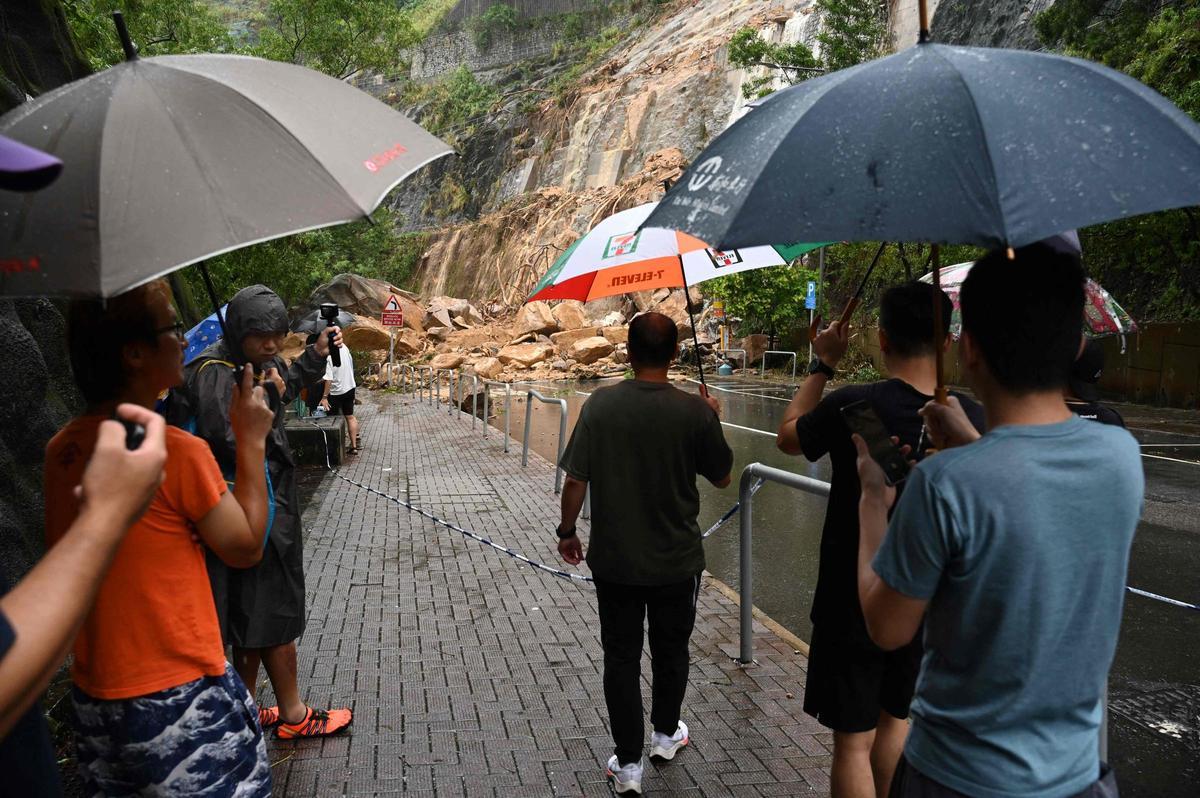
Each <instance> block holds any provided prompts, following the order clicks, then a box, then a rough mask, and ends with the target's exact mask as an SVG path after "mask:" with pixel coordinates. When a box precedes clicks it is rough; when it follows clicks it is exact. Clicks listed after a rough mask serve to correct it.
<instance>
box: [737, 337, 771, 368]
mask: <svg viewBox="0 0 1200 798" xmlns="http://www.w3.org/2000/svg"><path fill="white" fill-rule="evenodd" d="M769 345H770V339H769V338H767V336H765V335H763V334H762V333H754V334H753V335H747V336H746V337H745V338H743V339H742V340H740V341H738V342H737V344H736V345H735V347H734V348H735V349H745V350H746V362H747V363H749V364H750V365H751V366H753V365H754V364H755V363H757V362H758V361H760V360H762V358H763V353H764V352H766V351H767V347H768V346H769ZM730 357H732V358H733V360H734V361H737V360H738V356H737V355H731V356H730ZM740 365H741V364H739V366H740Z"/></svg>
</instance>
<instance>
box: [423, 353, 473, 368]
mask: <svg viewBox="0 0 1200 798" xmlns="http://www.w3.org/2000/svg"><path fill="white" fill-rule="evenodd" d="M465 359H466V358H464V357H463V356H462V355H460V354H458V353H457V352H447V353H445V354H443V355H435V356H434V358H433V360H431V361H429V365H430V366H432V367H433V368H434V369H456V368H458V367H459V366H461V365H462V363H463V360H465Z"/></svg>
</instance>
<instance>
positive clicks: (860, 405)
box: [842, 400, 910, 485]
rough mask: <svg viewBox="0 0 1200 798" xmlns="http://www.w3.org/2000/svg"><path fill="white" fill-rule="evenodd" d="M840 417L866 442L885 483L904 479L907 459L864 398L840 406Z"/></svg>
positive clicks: (890, 483)
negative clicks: (881, 471) (881, 470)
mask: <svg viewBox="0 0 1200 798" xmlns="http://www.w3.org/2000/svg"><path fill="white" fill-rule="evenodd" d="M842 418H844V419H845V420H846V426H848V427H849V428H850V431H851V432H857V433H858V434H859V435H861V436H862V439H863V440H865V441H866V442H867V448H868V449H870V451H871V458H872V459H873V460H874V461H875V462H876V463H879V467H880V468H882V469H883V476H884V478H885V479H886V480H887V483H888V484H889V485H895V484H896V483H898V482H902V481H904V478H905V477H907V476H908V471H909V468H910V466H909V464H908V460H906V459H904V454H903V453H901V451H900V447H899V446H897V445H896V444H895V443H893V442H892V436H891V435H890V434H889V433H888V430H887V427H885V426H883V421H882V420H881V419H880V418H879V415H878V414H877V413H876V412H875V408H873V407H871V405H870V403H868V402H867V401H865V400H862V401H858V402H853V403H851V404H848V405H846V406H845V407H843V408H842Z"/></svg>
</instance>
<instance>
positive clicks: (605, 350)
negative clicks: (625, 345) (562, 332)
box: [571, 335, 616, 365]
mask: <svg viewBox="0 0 1200 798" xmlns="http://www.w3.org/2000/svg"><path fill="white" fill-rule="evenodd" d="M615 348H616V347H614V346H613V345H612V343H611V342H610V341H609V340H608V339H607V338H604V337H602V336H599V335H596V336H593V337H591V338H584V339H583V340H580V341H576V342H575V343H573V344H571V357H572V358H574V359H575V360H577V361H579V362H580V363H583V364H584V365H587V364H589V363H595V362H596V361H597V360H599V359H600V358H602V357H607V356H608V355H609V354H611V353H612V351H613V350H614V349H615Z"/></svg>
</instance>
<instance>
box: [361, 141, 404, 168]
mask: <svg viewBox="0 0 1200 798" xmlns="http://www.w3.org/2000/svg"><path fill="white" fill-rule="evenodd" d="M406 152H408V148H407V147H405V146H404V145H403V144H400V143H396V144H394V145H392V148H391V149H389V150H384V151H383V152H381V153H379V154H378V155H372V156H371V157H370V158H368V159H367V160H365V161H363V166H365V167H367V171H368V172H378V171H379V170H380V169H382V168H383V167H385V166H387V165H388V164H389V163H391V162H392V161H394V160H396V159H397V158H399V157H400V156H401V155H403V154H404V153H406Z"/></svg>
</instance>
